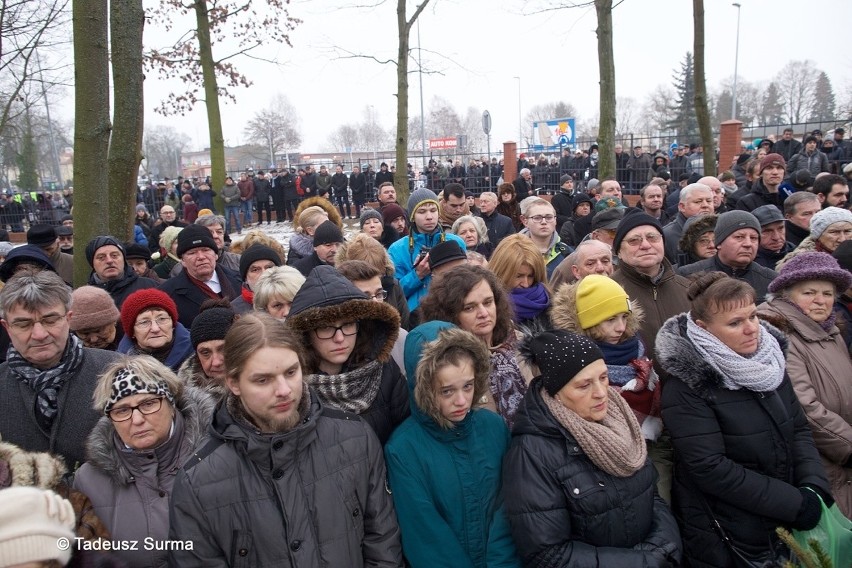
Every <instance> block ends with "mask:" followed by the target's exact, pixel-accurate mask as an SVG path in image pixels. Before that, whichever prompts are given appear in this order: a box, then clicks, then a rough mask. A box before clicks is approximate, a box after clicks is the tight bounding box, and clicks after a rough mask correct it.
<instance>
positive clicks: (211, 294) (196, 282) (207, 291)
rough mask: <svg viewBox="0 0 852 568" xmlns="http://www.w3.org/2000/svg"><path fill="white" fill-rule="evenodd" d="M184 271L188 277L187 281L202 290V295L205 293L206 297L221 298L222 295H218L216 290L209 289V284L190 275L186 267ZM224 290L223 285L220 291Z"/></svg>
mask: <svg viewBox="0 0 852 568" xmlns="http://www.w3.org/2000/svg"><path fill="white" fill-rule="evenodd" d="M184 272H186V277H187V278H189V281H190V282H192V283H193V284H194V285H195V286H196V287H197V288H198V289H199V290H201V291H202V292H204V295H206V296H207V297H208V298H213V299H214V300H220V299H222V297H223V296H220V295H219V294H217V293H216V292H214V291H213V290H211V289H210V286H208V285H207V284H205V283H204V282H202V281H201V280H199V279H198V278H193V277H192V276H190V275H189V272H187V271H186V269H184ZM224 291H225V288H224V287H223V288H222V292H224Z"/></svg>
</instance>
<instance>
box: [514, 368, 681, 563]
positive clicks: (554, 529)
mask: <svg viewBox="0 0 852 568" xmlns="http://www.w3.org/2000/svg"><path fill="white" fill-rule="evenodd" d="M503 479H506V480H515V481H517V482H516V483H507V484H505V485H504V486H503V493H504V498H505V504H506V513H507V514H508V516H509V521H510V523H511V525H512V536H513V537H514V539H515V544H516V546H517V547H518V553H519V554H520V556H521V558H522V559H523V562H524V565H525V566H530V567H532V566H536V567H544V568H547V567H557V566H559V567H561V566H578V567H598V566H606V567H607V568H619V567H622V566H623V567H625V568H626V567H630V568H638V567H643V566H670V565H672V564H673V563H674V564H676V563H677V561H679V559H680V549H681V544H680V535H679V534H678V529H677V525H676V524H675V520H674V516H673V515H672V513H671V511H670V510H669V508H668V505H666V503H665V502H664V501H663V500H662V498H661V497H660V496H659V495H657V494H656V480H657V472H656V470H655V469H654V466H653V465H652V464H651V461H650V460H647V461H646V462H645V465H644V466H643V467H642V468H641V469H640V470H639V471H637V472H636V473H635V474H633V475H632V476H630V477H626V478H619V477H614V476H612V475H609V474H608V473H606V472H604V471H602V470H601V469H600V468H598V467H597V466H596V465H595V464H593V463H592V461H591V460H590V459H589V458H588V457H587V456H586V454H585V453H584V452H583V450H582V449H581V448H580V446H579V444H578V443H577V442H576V441H575V440H574V438H573V437H572V436H571V434H570V433H569V432H568V431H567V430H566V429H565V428H563V427H562V426H561V425H560V424H559V423H558V422H557V421H556V419H555V418H554V417H553V415H552V414H551V412H550V410H549V409H548V408H547V406H546V405H545V403H544V401H543V400H542V398H541V380H540V379H539V378H536V379H534V380H533V382H532V383H530V388H529V390H527V394H526V395H525V396H524V400H523V402H522V403H521V405H520V407H519V408H518V412H517V414H516V415H515V426H514V428H513V430H512V443H511V446H510V448H509V451H508V452H507V453H506V457H505V458H504V459H503Z"/></svg>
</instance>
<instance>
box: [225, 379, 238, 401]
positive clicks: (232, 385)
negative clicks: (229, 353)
mask: <svg viewBox="0 0 852 568" xmlns="http://www.w3.org/2000/svg"><path fill="white" fill-rule="evenodd" d="M225 386H226V387H228V390H230V391H231V392H232V393H233V395H234V396H240V381H239V380H238V379H235V378H233V377H232V376H230V375H228V376H227V377H226V378H225Z"/></svg>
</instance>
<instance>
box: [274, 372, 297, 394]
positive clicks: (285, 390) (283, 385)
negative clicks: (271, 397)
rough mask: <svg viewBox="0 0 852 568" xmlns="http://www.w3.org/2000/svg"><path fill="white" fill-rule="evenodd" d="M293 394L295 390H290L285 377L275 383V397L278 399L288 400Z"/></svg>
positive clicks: (279, 378)
mask: <svg viewBox="0 0 852 568" xmlns="http://www.w3.org/2000/svg"><path fill="white" fill-rule="evenodd" d="M291 392H293V389H291V388H290V385H289V384H288V383H287V380H286V379H285V378H284V377H283V376H280V377H278V380H277V381H276V382H275V396H276V397H278V398H287V397H288V396H290V393H291Z"/></svg>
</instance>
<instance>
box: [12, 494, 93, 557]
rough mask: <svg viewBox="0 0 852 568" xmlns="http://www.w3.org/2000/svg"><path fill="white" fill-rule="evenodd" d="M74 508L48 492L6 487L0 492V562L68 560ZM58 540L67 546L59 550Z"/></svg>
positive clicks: (74, 522) (74, 519)
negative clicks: (66, 543)
mask: <svg viewBox="0 0 852 568" xmlns="http://www.w3.org/2000/svg"><path fill="white" fill-rule="evenodd" d="M76 523H77V521H76V516H75V514H74V507H73V506H72V505H71V503H70V502H68V501H67V500H66V499H63V498H62V497H60V496H59V495H57V494H56V493H54V492H53V491H50V490H49V489H39V488H38V487H30V486H25V487H10V488H8V489H3V490H2V491H0V563H2V566H16V565H19V564H20V565H23V564H27V565H29V564H30V563H41V562H47V561H50V560H56V561H58V562H59V564H60V565H62V566H65V564H66V563H67V562H68V561H69V560H70V559H71V552H72V550H73V544H74V527H75V526H76ZM59 539H65V540H66V541H67V542H68V543H69V546H65V547H59V546H57V542H58V541H59Z"/></svg>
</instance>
